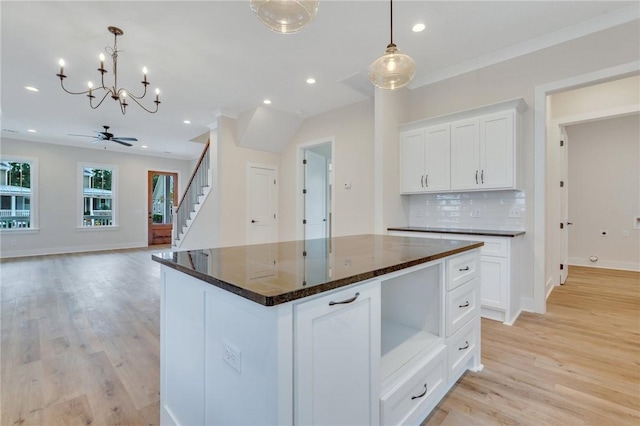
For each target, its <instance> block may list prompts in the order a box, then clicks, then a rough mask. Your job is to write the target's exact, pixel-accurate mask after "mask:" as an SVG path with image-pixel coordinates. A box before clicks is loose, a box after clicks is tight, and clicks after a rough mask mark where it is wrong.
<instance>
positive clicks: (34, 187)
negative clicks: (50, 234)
mask: <svg viewBox="0 0 640 426" xmlns="http://www.w3.org/2000/svg"><path fill="white" fill-rule="evenodd" d="M0 161H1V162H3V163H4V162H11V163H29V172H30V174H31V176H30V177H29V179H30V183H31V187H30V189H31V195H30V196H29V227H28V228H0V233H13V234H19V233H21V234H28V233H35V232H39V231H40V228H39V223H40V222H39V215H38V201H39V200H38V186H39V185H38V183H39V182H38V159H37V158H36V157H26V156H22V155H12V154H0Z"/></svg>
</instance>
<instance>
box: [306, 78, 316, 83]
mask: <svg viewBox="0 0 640 426" xmlns="http://www.w3.org/2000/svg"><path fill="white" fill-rule="evenodd" d="M307 84H316V79H315V78H313V77H309V78H308V79H307Z"/></svg>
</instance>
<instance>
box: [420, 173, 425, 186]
mask: <svg viewBox="0 0 640 426" xmlns="http://www.w3.org/2000/svg"><path fill="white" fill-rule="evenodd" d="M420 187H421V188H424V175H420Z"/></svg>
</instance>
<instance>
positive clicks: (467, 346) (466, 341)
mask: <svg viewBox="0 0 640 426" xmlns="http://www.w3.org/2000/svg"><path fill="white" fill-rule="evenodd" d="M464 343H465V345H464V346H463V347H461V348H458V350H459V351H464V350H465V349H469V341H468V340H465V342H464Z"/></svg>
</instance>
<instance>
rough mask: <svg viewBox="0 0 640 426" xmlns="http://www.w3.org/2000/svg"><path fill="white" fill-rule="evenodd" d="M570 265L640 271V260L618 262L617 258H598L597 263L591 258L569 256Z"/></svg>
mask: <svg viewBox="0 0 640 426" xmlns="http://www.w3.org/2000/svg"><path fill="white" fill-rule="evenodd" d="M569 266H586V267H589V268H602V269H620V270H622V271H636V272H640V262H637V263H636V262H618V261H615V260H598V262H597V263H594V262H591V261H590V260H589V259H582V258H578V257H570V258H569Z"/></svg>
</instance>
